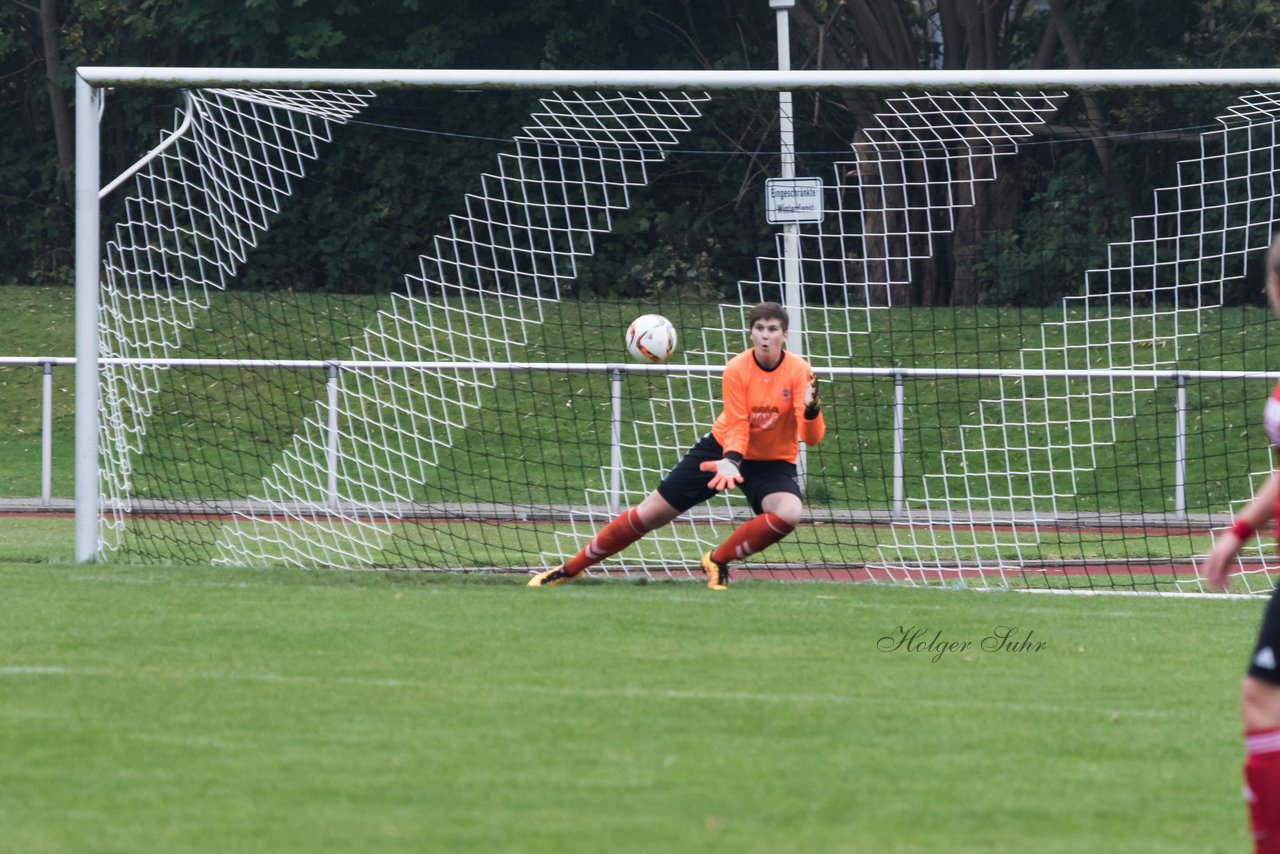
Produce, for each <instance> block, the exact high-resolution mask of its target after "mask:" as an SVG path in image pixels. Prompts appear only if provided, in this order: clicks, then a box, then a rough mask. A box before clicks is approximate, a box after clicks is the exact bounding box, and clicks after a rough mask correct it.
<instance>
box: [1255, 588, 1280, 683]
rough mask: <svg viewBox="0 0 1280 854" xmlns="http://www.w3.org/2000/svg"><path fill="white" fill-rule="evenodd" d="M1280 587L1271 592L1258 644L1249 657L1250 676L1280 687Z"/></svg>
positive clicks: (1263, 615) (1263, 614)
mask: <svg viewBox="0 0 1280 854" xmlns="http://www.w3.org/2000/svg"><path fill="white" fill-rule="evenodd" d="M1278 665H1280V587H1278V588H1276V589H1275V590H1273V591H1271V598H1270V599H1269V600H1267V609H1266V610H1265V611H1263V613H1262V628H1261V629H1259V630H1258V642H1257V643H1256V644H1254V645H1253V654H1252V655H1250V656H1249V670H1248V671H1247V672H1248V674H1249V675H1250V676H1252V677H1253V678H1255V679H1261V680H1262V681H1264V682H1270V683H1271V684H1272V685H1280V666H1278Z"/></svg>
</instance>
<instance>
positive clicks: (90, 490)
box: [75, 66, 1280, 563]
mask: <svg viewBox="0 0 1280 854" xmlns="http://www.w3.org/2000/svg"><path fill="white" fill-rule="evenodd" d="M1276 85H1280V69H1278V68H1234V69H1174V70H1170V69H1123V70H1115V69H1090V70H1045V71H1024V70H1018V71H1010V70H978V71H960V72H953V71H670V70H640V71H617V70H577V71H575V70H563V71H549V70H517V69H479V70H457V69H441V70H408V69H403V70H387V69H384V70H379V69H333V68H326V69H288V68H182V67H107V66H86V67H80V68H78V69H77V70H76V82H75V86H76V107H75V110H76V121H75V128H76V177H75V209H76V212H75V282H76V333H75V351H76V374H75V394H76V403H75V448H76V452H75V518H76V522H75V530H76V533H75V558H76V561H77V562H80V563H86V562H92V561H94V560H96V559H97V558H98V555H99V532H98V520H99V513H100V510H101V506H100V499H99V475H100V472H99V449H98V445H97V443H98V425H97V417H98V407H99V399H98V378H99V372H100V369H101V365H102V359H101V355H100V353H99V341H98V312H99V299H98V297H99V287H100V281H99V277H100V275H101V262H102V257H101V256H102V247H101V233H100V221H99V219H100V218H99V195H100V186H101V175H100V171H101V170H100V162H101V152H100V145H99V128H98V123H99V119H100V115H101V111H102V109H103V105H104V104H103V101H104V91H105V89H106V88H108V87H129V88H148V89H160V88H163V89H180V88H183V87H203V86H220V87H232V88H235V87H241V88H253V87H271V88H279V89H301V90H305V89H318V88H324V87H330V86H353V87H363V88H369V89H458V88H463V89H540V90H547V89H557V88H575V89H576V88H597V87H599V88H622V89H641V90H648V89H665V90H671V91H680V90H702V91H706V90H724V89H748V90H750V89H754V90H760V91H773V92H779V93H784V92H797V91H818V90H834V89H886V88H894V89H908V90H920V91H930V90H948V89H950V90H956V89H959V90H979V89H998V88H1017V89H1033V90H1034V89H1050V88H1051V89H1059V90H1097V89H1108V88H1118V87H1149V88H1174V87H1191V86H1200V87H1204V86H1276Z"/></svg>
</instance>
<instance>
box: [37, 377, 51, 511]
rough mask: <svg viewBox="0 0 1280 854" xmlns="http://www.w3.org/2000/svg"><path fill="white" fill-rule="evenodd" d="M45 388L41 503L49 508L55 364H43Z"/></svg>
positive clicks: (43, 398) (41, 458)
mask: <svg viewBox="0 0 1280 854" xmlns="http://www.w3.org/2000/svg"><path fill="white" fill-rule="evenodd" d="M41 366H42V367H43V368H44V377H43V382H44V388H43V392H42V396H41V398H42V402H41V405H40V503H41V504H43V505H44V506H45V507H48V506H49V504H50V503H51V502H52V499H51V494H52V491H53V362H41Z"/></svg>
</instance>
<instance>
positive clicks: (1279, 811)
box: [1244, 729, 1280, 854]
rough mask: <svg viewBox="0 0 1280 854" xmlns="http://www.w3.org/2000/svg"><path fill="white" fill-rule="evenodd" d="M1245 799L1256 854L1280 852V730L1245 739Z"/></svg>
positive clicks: (1249, 734) (1253, 732) (1260, 731)
mask: <svg viewBox="0 0 1280 854" xmlns="http://www.w3.org/2000/svg"><path fill="white" fill-rule="evenodd" d="M1244 748H1245V759H1244V798H1245V800H1246V801H1247V802H1248V804H1249V829H1250V830H1251V831H1252V832H1253V845H1254V848H1253V850H1254V854H1278V852H1280V729H1254V730H1249V731H1248V732H1246V733H1245V735H1244Z"/></svg>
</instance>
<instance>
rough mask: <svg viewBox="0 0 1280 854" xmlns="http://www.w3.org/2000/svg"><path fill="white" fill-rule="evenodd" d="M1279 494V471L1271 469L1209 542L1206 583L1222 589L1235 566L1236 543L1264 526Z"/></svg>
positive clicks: (1237, 548) (1242, 542)
mask: <svg viewBox="0 0 1280 854" xmlns="http://www.w3.org/2000/svg"><path fill="white" fill-rule="evenodd" d="M1278 497H1280V471H1273V472H1272V473H1271V477H1269V478H1267V480H1266V482H1265V483H1263V484H1262V486H1260V487H1258V491H1257V492H1256V493H1255V494H1254V496H1253V501H1250V502H1249V504H1248V506H1247V507H1245V508H1244V509H1243V510H1241V511H1240V514H1239V515H1238V516H1236V520H1235V523H1234V524H1233V525H1232V526H1231V527H1230V528H1229V529H1228V530H1226V531H1224V532H1223V533H1222V534H1221V535H1220V536H1219V537H1218V538H1217V541H1216V542H1215V543H1214V545H1213V551H1211V552H1209V556H1208V559H1207V560H1206V561H1205V565H1204V580H1205V583H1206V584H1208V585H1209V586H1210V587H1216V588H1217V589H1219V590H1224V589H1226V586H1227V579H1228V577H1230V575H1231V572H1232V570H1233V569H1234V568H1235V560H1236V555H1238V554H1240V547H1241V546H1243V545H1244V544H1245V543H1246V542H1248V541H1249V539H1250V538H1251V537H1252V536H1253V534H1254V532H1255V531H1257V530H1258V529H1259V528H1263V527H1266V525H1267V522H1269V521H1270V520H1271V514H1272V513H1274V512H1275V506H1276V499H1277V498H1278Z"/></svg>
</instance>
